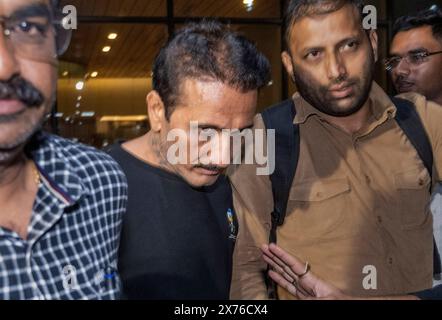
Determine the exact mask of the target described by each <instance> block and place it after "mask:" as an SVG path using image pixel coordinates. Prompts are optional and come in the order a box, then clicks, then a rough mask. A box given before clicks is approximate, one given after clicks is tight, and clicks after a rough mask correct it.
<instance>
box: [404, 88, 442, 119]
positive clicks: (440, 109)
mask: <svg viewBox="0 0 442 320" xmlns="http://www.w3.org/2000/svg"><path fill="white" fill-rule="evenodd" d="M397 98H402V99H406V100H408V101H410V102H412V103H413V104H414V105H415V106H416V111H417V112H418V114H419V116H420V117H421V119H422V121H423V122H424V124H427V125H430V126H431V125H437V126H440V123H441V121H442V106H441V105H439V104H437V103H435V102H433V101H430V100H427V99H426V98H425V97H424V96H423V95H420V94H418V93H414V92H408V93H403V94H400V95H398V96H397Z"/></svg>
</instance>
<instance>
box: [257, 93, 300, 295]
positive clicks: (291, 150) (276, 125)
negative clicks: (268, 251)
mask: <svg viewBox="0 0 442 320" xmlns="http://www.w3.org/2000/svg"><path fill="white" fill-rule="evenodd" d="M295 115H296V109H295V105H294V103H293V100H291V99H290V100H286V101H284V102H282V103H280V104H278V105H275V106H273V107H270V108H268V109H266V110H265V111H264V112H262V118H263V121H264V124H265V126H266V129H267V130H268V129H274V130H275V150H274V151H275V171H274V172H273V174H271V175H270V181H271V183H272V193H273V204H274V207H273V211H272V214H271V217H272V225H271V229H270V237H269V242H270V243H276V240H277V239H276V230H277V228H278V227H279V226H281V225H282V224H283V223H284V219H285V215H286V210H287V202H288V199H289V194H290V188H291V185H292V181H293V179H294V176H295V171H296V167H297V165H298V158H299V126H298V125H294V124H293V119H294V118H295ZM265 278H266V284H267V290H268V295H269V298H270V299H277V297H278V294H277V291H276V283H275V282H274V281H272V279H271V278H270V277H269V276H268V270H267V272H266V277H265Z"/></svg>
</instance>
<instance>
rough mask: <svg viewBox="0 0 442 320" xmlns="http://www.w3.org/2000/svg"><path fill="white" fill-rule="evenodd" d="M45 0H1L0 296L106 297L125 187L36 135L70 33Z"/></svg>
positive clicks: (108, 172) (75, 151) (103, 160)
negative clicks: (58, 61) (58, 57)
mask: <svg viewBox="0 0 442 320" xmlns="http://www.w3.org/2000/svg"><path fill="white" fill-rule="evenodd" d="M58 16H59V15H58V14H57V3H56V2H55V1H50V0H45V1H41V0H0V24H1V27H0V299H113V298H118V297H119V295H120V280H119V276H118V274H117V271H116V267H117V251H118V244H119V234H120V228H121V221H122V214H123V212H124V210H125V206H126V200H127V184H126V179H125V177H124V174H123V173H122V172H121V171H120V168H119V166H118V165H117V164H116V163H115V162H114V161H113V160H112V159H111V158H110V157H109V156H107V155H106V154H104V153H101V152H99V151H96V150H94V149H93V148H90V147H86V146H83V145H78V144H74V143H72V142H69V141H67V140H64V139H61V138H59V137H55V136H52V135H49V134H45V133H43V132H41V130H40V129H41V125H42V123H43V120H44V118H45V116H46V114H47V113H48V112H49V111H50V109H51V106H52V104H53V101H54V98H55V92H56V80H57V56H59V55H60V54H61V53H62V52H63V50H64V49H66V47H67V45H68V43H69V34H68V31H67V30H65V29H64V28H63V27H62V25H61V22H60V20H59V19H57V17H58Z"/></svg>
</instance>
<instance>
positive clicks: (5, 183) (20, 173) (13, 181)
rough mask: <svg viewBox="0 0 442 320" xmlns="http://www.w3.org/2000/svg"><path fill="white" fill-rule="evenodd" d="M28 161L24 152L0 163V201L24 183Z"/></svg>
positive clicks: (20, 187)
mask: <svg viewBox="0 0 442 320" xmlns="http://www.w3.org/2000/svg"><path fill="white" fill-rule="evenodd" d="M28 161H29V160H27V159H26V157H25V155H24V154H20V155H18V156H17V157H16V158H15V159H14V160H12V161H10V162H8V163H5V164H3V163H2V164H0V203H4V201H7V200H8V199H9V198H10V197H11V196H12V195H13V194H14V193H17V191H18V190H22V189H23V187H24V186H25V185H26V181H27V179H26V178H27V174H26V173H27V170H26V168H27V165H28Z"/></svg>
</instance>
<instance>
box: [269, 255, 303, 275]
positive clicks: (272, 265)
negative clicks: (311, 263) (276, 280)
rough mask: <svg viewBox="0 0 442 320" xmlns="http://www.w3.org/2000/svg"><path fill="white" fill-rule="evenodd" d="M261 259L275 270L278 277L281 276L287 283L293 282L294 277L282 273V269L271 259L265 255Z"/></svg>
mask: <svg viewBox="0 0 442 320" xmlns="http://www.w3.org/2000/svg"><path fill="white" fill-rule="evenodd" d="M263 259H264V261H265V262H267V263H268V264H269V265H270V267H271V268H272V269H273V270H275V271H276V272H277V273H279V274H280V275H282V276H283V277H284V278H285V279H286V280H287V281H289V282H293V281H294V280H295V278H294V277H292V276H290V274H288V273H287V272H285V271H284V269H283V268H281V267H280V266H279V265H278V264H277V263H276V262H275V261H274V260H273V259H271V258H269V257H268V256H266V255H263Z"/></svg>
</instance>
